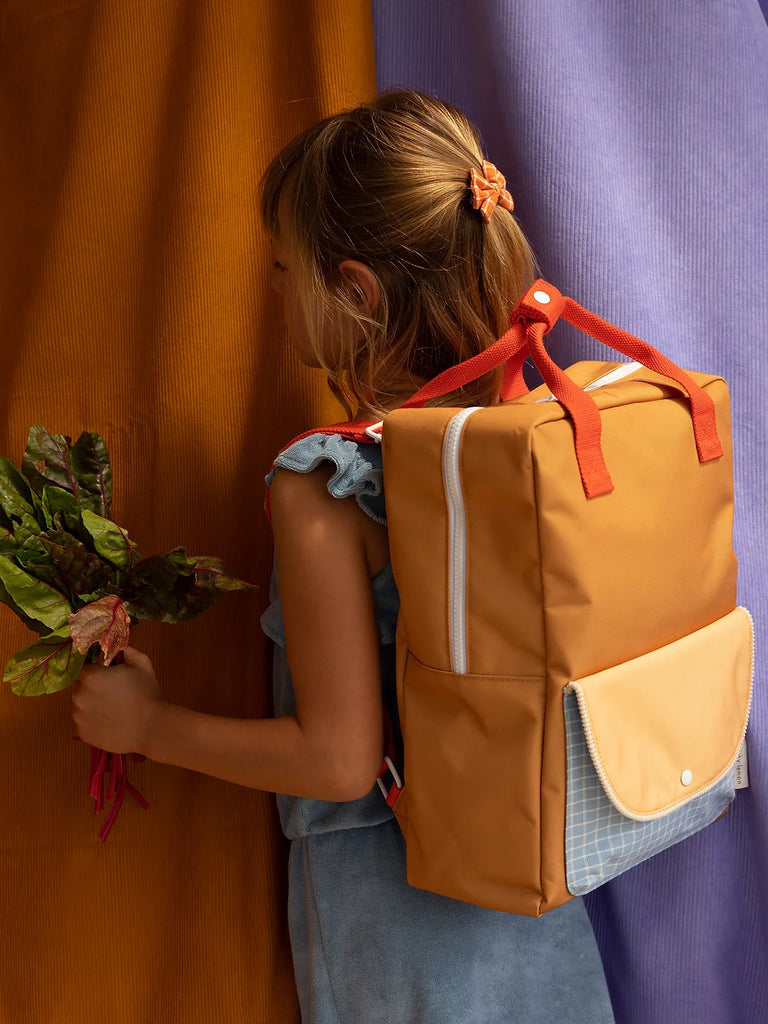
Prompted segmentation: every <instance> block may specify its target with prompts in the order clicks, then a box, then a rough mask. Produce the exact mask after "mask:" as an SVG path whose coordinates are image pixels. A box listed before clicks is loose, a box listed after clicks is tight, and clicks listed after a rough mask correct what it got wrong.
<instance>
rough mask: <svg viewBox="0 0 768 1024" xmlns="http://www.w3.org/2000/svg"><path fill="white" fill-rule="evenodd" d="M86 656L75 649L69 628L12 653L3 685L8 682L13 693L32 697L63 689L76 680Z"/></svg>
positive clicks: (4, 674) (57, 631)
mask: <svg viewBox="0 0 768 1024" xmlns="http://www.w3.org/2000/svg"><path fill="white" fill-rule="evenodd" d="M84 661H85V656H84V655H83V654H80V652H79V651H77V650H75V647H74V645H73V643H72V637H71V636H70V635H69V626H68V625H66V626H63V627H62V628H61V629H58V630H56V631H55V632H54V633H49V634H48V636H44V637H41V639H39V640H36V641H35V643H33V644H31V645H30V646H29V647H26V648H25V649H24V650H23V651H19V652H18V654H14V655H13V657H12V658H11V659H10V661H9V662H8V664H7V665H6V666H5V672H4V673H3V682H4V683H10V684H11V688H12V690H13V692H14V693H18V694H20V695H22V696H26V697H33V696H36V695H37V694H40V693H55V692H56V691H57V690H64V689H65V688H66V687H67V686H70V685H71V684H72V683H73V682H74V681H75V679H77V677H78V675H79V673H80V669H81V668H82V667H83V662H84Z"/></svg>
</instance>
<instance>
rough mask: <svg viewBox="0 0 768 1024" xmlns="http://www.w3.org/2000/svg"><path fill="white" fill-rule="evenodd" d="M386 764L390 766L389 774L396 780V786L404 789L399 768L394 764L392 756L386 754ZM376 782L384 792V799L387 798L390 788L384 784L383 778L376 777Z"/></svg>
mask: <svg viewBox="0 0 768 1024" xmlns="http://www.w3.org/2000/svg"><path fill="white" fill-rule="evenodd" d="M384 764H385V765H386V766H387V768H389V774H390V775H391V776H392V778H393V779H394V780H395V786H396V787H397V788H398V789H402V788H403V780H402V779H401V778H400V775H399V773H398V770H397V768H395V766H394V764H393V763H392V758H391V757H386V756H385V757H384ZM376 783H377V784H378V787H379V789H380V790H381V792H382V793H383V794H384V799H386V798H387V797H388V796H389V790H388V789H387V787H386V786H385V785H384V783H383V782H382V781H381V779H376Z"/></svg>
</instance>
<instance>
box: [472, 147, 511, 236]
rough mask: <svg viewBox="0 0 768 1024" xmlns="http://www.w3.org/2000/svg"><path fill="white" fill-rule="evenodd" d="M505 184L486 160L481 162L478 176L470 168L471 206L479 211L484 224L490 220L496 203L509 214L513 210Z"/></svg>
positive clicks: (500, 174) (504, 180)
mask: <svg viewBox="0 0 768 1024" xmlns="http://www.w3.org/2000/svg"><path fill="white" fill-rule="evenodd" d="M506 184H507V181H506V178H505V177H504V175H503V174H502V173H501V171H499V170H497V169H496V168H495V167H494V165H493V164H492V163H489V161H488V160H483V173H482V174H478V172H477V171H476V170H475V169H474V167H473V168H471V170H470V172H469V190H470V192H471V193H472V206H473V208H474V209H475V210H479V211H480V214H481V216H482V218H483V220H484V221H485V223H486V224H487V223H488V221H489V220H490V219H491V214H492V213H493V211H494V210H495V209H496V204H497V203H499V204H500V205H501V206H503V207H504V209H505V210H509V211H510V213H511V212H512V210H514V208H515V204H514V202H513V201H512V196H511V195H510V194H509V192H507V190H506V187H505V186H506Z"/></svg>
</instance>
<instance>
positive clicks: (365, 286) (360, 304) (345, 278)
mask: <svg viewBox="0 0 768 1024" xmlns="http://www.w3.org/2000/svg"><path fill="white" fill-rule="evenodd" d="M339 274H340V275H341V281H342V287H343V288H344V289H345V291H347V292H348V293H349V295H350V297H351V299H352V301H353V302H354V303H355V305H356V306H357V308H358V309H359V310H360V312H361V313H363V314H365V316H370V317H372V316H374V315H375V313H376V310H377V309H378V308H379V282H378V281H377V280H376V275H375V274H374V273H373V271H372V270H371V268H370V267H366V265H365V264H364V263H359V262H358V261H357V260H342V261H341V263H340V264H339Z"/></svg>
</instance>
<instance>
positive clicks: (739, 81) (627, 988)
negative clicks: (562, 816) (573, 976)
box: [373, 0, 768, 1024]
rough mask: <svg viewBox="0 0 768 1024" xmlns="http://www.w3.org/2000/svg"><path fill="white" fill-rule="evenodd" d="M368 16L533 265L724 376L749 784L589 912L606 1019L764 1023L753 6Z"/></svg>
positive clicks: (393, 77)
mask: <svg viewBox="0 0 768 1024" xmlns="http://www.w3.org/2000/svg"><path fill="white" fill-rule="evenodd" d="M762 4H763V10H764V9H765V0H762ZM373 10H374V34H375V39H376V59H377V73H378V83H379V86H380V87H382V88H383V87H391V86H395V85H406V86H410V87H412V88H418V89H422V90H424V91H428V92H434V93H436V94H437V95H439V96H441V97H443V98H445V99H447V100H449V101H452V102H454V103H456V104H458V105H459V106H461V107H463V108H464V109H466V110H467V112H468V113H469V115H470V116H471V117H472V118H473V119H474V120H475V121H476V123H477V124H478V125H479V126H480V128H481V131H482V133H483V136H484V139H485V143H486V155H487V158H488V159H489V160H492V161H493V162H494V163H496V164H497V166H498V167H499V169H500V170H501V171H502V172H503V173H504V174H505V175H506V177H507V184H508V187H509V189H510V191H511V192H512V194H513V196H514V199H515V205H516V211H517V213H518V215H519V216H520V218H521V221H522V224H523V226H524V228H525V229H526V231H527V232H528V234H529V235H530V237H531V238H532V240H533V242H534V246H535V248H536V251H537V254H538V256H539V259H540V263H541V269H542V276H543V277H545V278H549V279H550V280H551V281H552V282H553V284H555V285H556V286H557V287H558V288H560V290H561V291H563V292H564V293H565V294H568V295H572V296H573V297H574V298H575V299H576V300H577V301H578V302H580V303H582V304H583V305H586V306H588V307H589V308H590V309H593V310H594V311H595V312H596V313H599V314H600V315H602V316H604V317H606V318H608V319H610V320H612V321H614V322H615V323H617V324H619V325H620V326H622V327H624V328H626V329H628V330H630V331H632V332H633V333H635V334H638V335H640V336H641V337H643V338H646V339H647V340H648V341H649V342H651V343H652V344H654V345H656V346H657V347H658V348H660V349H661V350H662V351H663V352H664V353H665V354H667V355H668V356H670V357H671V358H672V359H673V360H674V361H676V362H677V363H679V364H680V365H681V366H683V367H688V368H690V369H695V370H707V371H713V372H720V373H722V374H723V375H724V376H725V378H726V379H727V380H728V382H729V385H730V388H731V398H732V403H733V428H734V449H735V460H736V467H735V476H736V497H737V514H736V523H735V541H736V548H737V554H738V556H739V560H740V594H739V598H740V601H741V602H742V603H743V604H745V605H746V606H747V607H749V608H750V609H751V610H752V612H753V613H754V616H755V624H756V630H757V637H758V652H757V660H756V665H757V672H756V679H755V684H756V689H755V702H754V709H753V712H752V724H751V728H750V733H749V740H750V747H749V750H750V778H751V788H750V789H749V790H748V791H744V792H742V793H740V794H739V796H738V798H737V800H736V804H735V806H734V807H732V809H731V810H730V811H729V813H728V814H727V815H726V817H725V818H724V819H723V820H722V821H720V822H718V823H717V824H715V825H713V826H712V827H711V828H709V829H707V830H705V831H704V832H703V833H701V834H700V835H699V836H697V837H695V838H693V839H690V840H688V841H686V842H685V843H682V844H681V845H679V846H677V847H675V848H673V849H671V850H669V851H667V852H666V853H664V854H662V855H660V856H659V857H657V858H654V859H653V860H652V861H650V862H648V863H647V864H645V865H643V866H641V867H639V868H636V869H635V870H633V871H632V872H630V873H628V874H627V875H625V876H623V877H621V878H620V879H618V880H616V881H615V882H614V883H612V884H610V885H608V886H605V887H604V888H603V889H602V890H600V891H599V892H598V893H596V894H595V895H594V897H592V898H591V899H590V900H589V906H590V911H591V914H592V917H593V921H594V923H595V925H596V932H597V935H598V940H599V942H600V945H601V949H602V953H603V957H604V962H605V965H606V971H607V975H608V979H609V983H610V986H611V993H612V997H613V1000H614V1003H615V1007H616V1016H617V1020H618V1021H619V1024H765V1021H766V1020H768V1009H767V1008H768V971H766V967H765V965H766V963H768V924H767V923H766V922H767V921H768V875H767V874H766V864H767V863H768V806H767V804H766V795H765V794H766V782H767V781H768V732H767V729H766V717H767V716H768V696H767V695H766V661H765V655H766V643H765V637H766V633H768V589H767V588H766V578H768V551H767V550H766V546H767V537H768V530H767V527H768V522H767V521H766V493H767V487H766V484H767V483H768V481H767V480H766V470H767V469H768V460H766V438H767V435H768V432H767V431H766V427H767V426H768V422H767V416H766V408H767V404H766V399H765V391H766V387H767V386H768V373H766V356H765V336H766V324H767V323H768V290H767V289H766V287H765V281H766V275H767V273H768V241H767V239H768V232H767V231H766V227H767V226H768V187H767V183H768V132H767V131H766V117H767V116H768V28H767V27H766V22H765V17H764V14H763V10H761V5H760V4H759V3H758V0H731V2H728V3H725V2H722V0H701V2H696V3H685V2H677V3H670V2H669V0H644V2H642V3H625V2H623V0H579V2H577V3H574V2H573V0H482V2H474V0H453V2H451V3H442V2H440V0H418V2H413V0H374V3H373ZM555 335H556V336H554V335H553V338H552V343H551V345H550V351H551V352H552V354H553V356H554V357H555V358H556V359H557V361H558V362H560V363H561V364H562V365H566V364H567V363H568V362H571V361H573V360H574V359H576V358H600V359H605V358H608V357H607V355H606V354H605V353H606V350H605V349H602V348H601V347H600V346H598V345H597V344H593V343H591V342H589V341H588V340H587V339H586V338H584V336H579V337H576V336H575V335H574V334H573V333H572V332H570V331H567V330H565V329H558V330H556V332H555ZM627 543H628V544H631V543H632V538H631V537H627ZM697 571H706V566H701V567H697V566H696V565H695V563H694V564H692V566H691V572H693V573H695V572H697ZM510 1020H514V1013H513V1012H511V1013H510Z"/></svg>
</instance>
